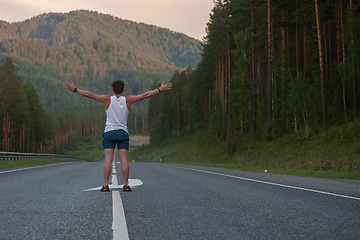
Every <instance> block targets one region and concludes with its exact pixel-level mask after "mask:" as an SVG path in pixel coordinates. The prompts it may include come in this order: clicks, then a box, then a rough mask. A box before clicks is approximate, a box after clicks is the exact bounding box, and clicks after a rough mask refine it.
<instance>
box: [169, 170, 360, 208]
mask: <svg viewBox="0 0 360 240" xmlns="http://www.w3.org/2000/svg"><path fill="white" fill-rule="evenodd" d="M168 166H170V165H168ZM171 167H175V168H181V169H186V170H191V171H196V172H202V173H208V174H213V175H218V176H223V177H230V178H236V179H241V180H245V181H250V182H257V183H262V184H268V185H273V186H278V187H286V188H291V189H296V190H302V191H308V192H314V193H320V194H325V195H330V196H335V197H342V198H347V199H353V200H358V201H360V198H358V197H352V196H347V195H342V194H336V193H331V192H324V191H319V190H314V189H310V188H302V187H296V186H291V185H285V184H279V183H272V182H266V181H261V180H256V179H251V178H244V177H239V176H234V175H229V174H223V173H216V172H210V171H205V170H199V169H193V168H186V167H179V166H171Z"/></svg>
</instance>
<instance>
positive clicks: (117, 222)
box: [111, 174, 129, 240]
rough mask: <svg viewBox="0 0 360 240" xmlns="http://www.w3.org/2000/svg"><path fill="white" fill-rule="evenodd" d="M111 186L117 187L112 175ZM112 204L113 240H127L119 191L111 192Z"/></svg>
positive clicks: (115, 179) (115, 177)
mask: <svg viewBox="0 0 360 240" xmlns="http://www.w3.org/2000/svg"><path fill="white" fill-rule="evenodd" d="M112 184H113V185H118V181H117V176H116V174H113V175H112ZM111 193H112V202H113V225H112V230H113V239H114V240H120V239H121V240H128V239H129V234H128V230H127V225H126V218H125V213H124V207H123V205H122V201H121V196H120V192H119V191H111Z"/></svg>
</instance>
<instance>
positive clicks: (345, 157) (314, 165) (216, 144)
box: [129, 121, 360, 180]
mask: <svg viewBox="0 0 360 240" xmlns="http://www.w3.org/2000/svg"><path fill="white" fill-rule="evenodd" d="M359 140H360V122H359V121H356V122H353V123H350V124H347V125H344V126H335V127H333V128H332V129H329V130H328V131H326V132H320V133H318V134H316V135H313V136H312V137H310V138H307V137H305V136H304V133H302V132H297V133H295V134H292V135H287V136H284V137H280V138H278V139H276V140H273V141H271V142H267V141H264V140H259V139H256V138H247V139H245V138H244V139H237V140H236V141H235V140H234V141H235V142H233V143H231V144H236V146H237V151H236V152H233V153H232V154H229V153H228V147H229V144H227V143H224V142H222V141H221V140H219V139H217V138H214V137H213V136H212V135H211V134H210V133H209V132H202V133H197V134H193V135H189V136H185V137H178V138H176V139H170V140H168V141H165V142H163V143H161V144H149V145H146V146H143V147H139V148H136V149H135V150H134V151H131V152H130V153H129V160H130V161H131V160H135V161H154V162H166V163H179V164H190V165H191V164H194V165H203V166H214V167H222V168H230V169H238V170H243V171H259V172H263V171H264V170H267V171H268V172H270V173H279V174H290V175H299V176H312V177H324V178H342V179H358V180H360V141H359Z"/></svg>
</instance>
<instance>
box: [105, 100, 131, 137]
mask: <svg viewBox="0 0 360 240" xmlns="http://www.w3.org/2000/svg"><path fill="white" fill-rule="evenodd" d="M128 115H129V109H128V108H127V106H126V98H125V97H124V96H121V97H119V98H117V97H116V96H111V103H110V106H109V108H108V109H107V110H106V126H105V130H104V132H109V131H113V130H119V129H122V130H124V131H125V132H127V133H129V132H128V129H127V119H128Z"/></svg>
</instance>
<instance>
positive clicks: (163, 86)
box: [126, 82, 172, 108]
mask: <svg viewBox="0 0 360 240" xmlns="http://www.w3.org/2000/svg"><path fill="white" fill-rule="evenodd" d="M171 87H172V83H171V82H170V83H165V82H163V83H162V84H161V86H160V87H159V88H157V89H154V90H151V91H147V92H145V93H143V94H140V95H136V96H126V105H127V107H128V108H130V106H131V104H133V103H136V102H139V101H141V100H143V99H146V98H149V97H152V96H154V95H155V94H157V93H159V92H162V91H166V90H170V89H171Z"/></svg>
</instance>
